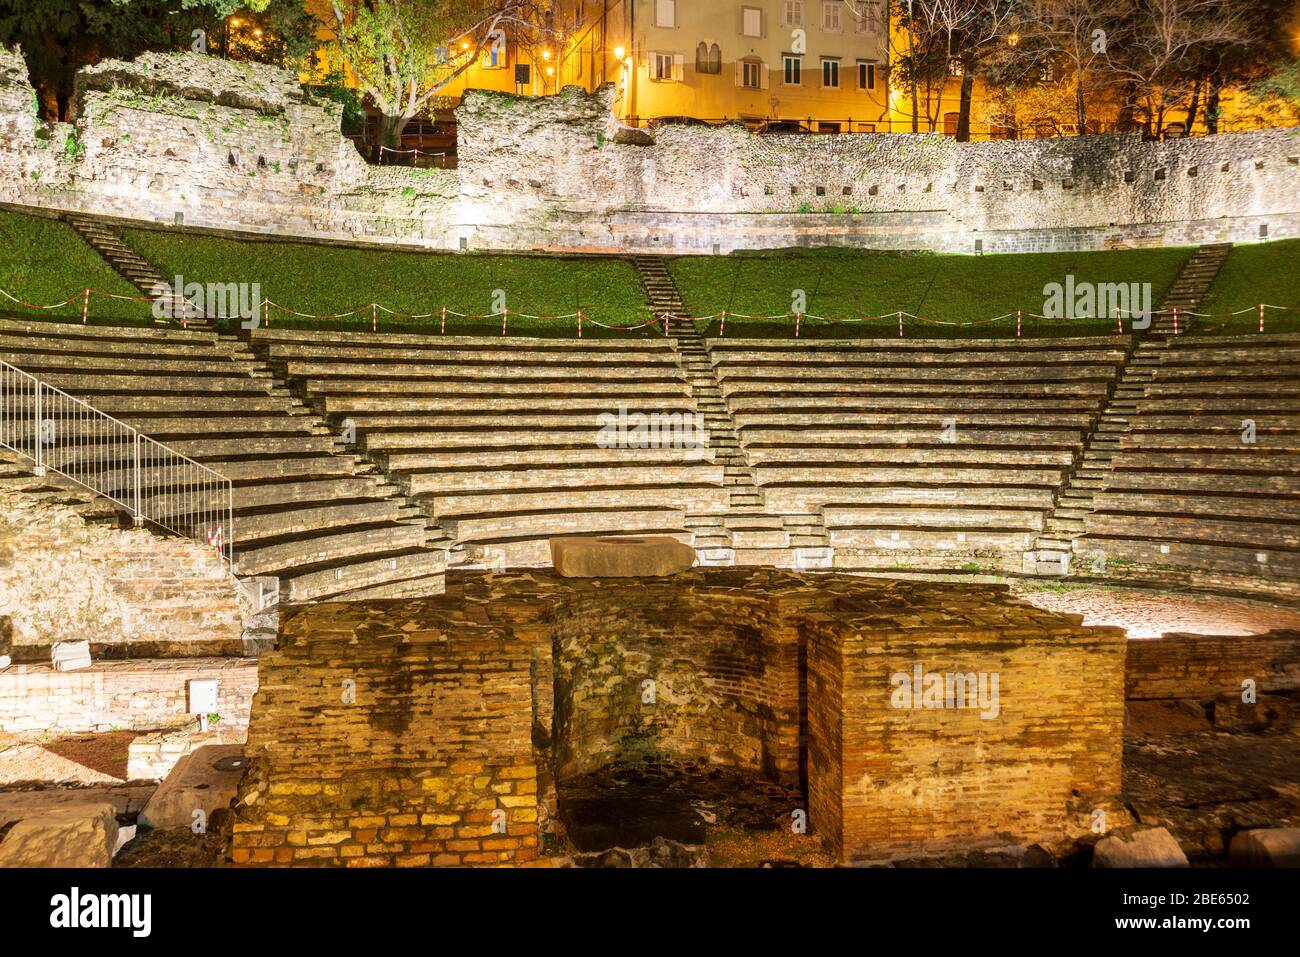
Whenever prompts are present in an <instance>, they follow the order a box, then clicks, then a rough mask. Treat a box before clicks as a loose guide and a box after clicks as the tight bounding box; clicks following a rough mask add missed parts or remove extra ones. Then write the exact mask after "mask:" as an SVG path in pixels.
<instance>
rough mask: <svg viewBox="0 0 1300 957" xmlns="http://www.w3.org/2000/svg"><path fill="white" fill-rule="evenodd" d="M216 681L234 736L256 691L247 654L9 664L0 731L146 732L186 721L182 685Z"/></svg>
mask: <svg viewBox="0 0 1300 957" xmlns="http://www.w3.org/2000/svg"><path fill="white" fill-rule="evenodd" d="M214 678H215V679H216V680H217V682H218V684H217V696H218V697H217V713H218V714H219V715H221V722H220V727H221V730H222V731H223V732H229V733H232V734H241V733H242V732H243V731H245V730H246V729H247V728H248V712H249V708H250V706H251V704H252V700H253V693H254V692H255V691H256V690H257V662H256V660H255V659H252V658H175V659H170V660H162V659H152V660H135V661H96V662H95V663H94V664H92V665H91V667H89V668H85V669H82V670H80V671H55V670H54V669H53V668H51V667H50V666H49V665H14V666H12V667H10V668H6V669H4V670H3V671H0V731H45V732H49V733H52V734H80V733H84V732H92V731H111V730H114V729H122V730H130V731H153V730H155V729H159V728H176V727H181V726H185V725H191V724H193V723H194V720H195V719H194V718H192V717H191V716H190V715H189V713H188V696H187V683H188V682H189V681H191V680H194V679H214Z"/></svg>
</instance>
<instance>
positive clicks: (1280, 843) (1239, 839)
mask: <svg viewBox="0 0 1300 957" xmlns="http://www.w3.org/2000/svg"><path fill="white" fill-rule="evenodd" d="M1228 862H1229V863H1231V864H1233V865H1235V866H1237V867H1300V827H1268V828H1256V829H1255V830H1251V831H1242V832H1241V833H1240V834H1237V835H1236V836H1234V837H1233V839H1232V844H1231V845H1229V847H1228Z"/></svg>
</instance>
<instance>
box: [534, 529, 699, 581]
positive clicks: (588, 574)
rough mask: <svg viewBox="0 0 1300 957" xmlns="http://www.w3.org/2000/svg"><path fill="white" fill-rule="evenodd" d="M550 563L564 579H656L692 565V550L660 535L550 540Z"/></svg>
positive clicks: (693, 558) (580, 537)
mask: <svg viewBox="0 0 1300 957" xmlns="http://www.w3.org/2000/svg"><path fill="white" fill-rule="evenodd" d="M551 561H552V563H553V564H554V565H555V571H556V572H557V573H558V574H560V575H563V576H564V577H565V578H657V577H662V576H665V575H675V574H677V573H678V572H684V571H686V570H687V569H688V568H690V567H691V566H692V565H694V564H695V549H693V548H691V546H689V545H687V544H685V543H683V542H679V541H677V540H676V539H674V538H668V537H667V536H663V535H654V536H644V537H637V536H615V535H609V536H601V537H595V536H589V535H577V536H572V537H567V538H552V539H551Z"/></svg>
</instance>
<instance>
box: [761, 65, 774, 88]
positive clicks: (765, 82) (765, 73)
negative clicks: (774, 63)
mask: <svg viewBox="0 0 1300 957" xmlns="http://www.w3.org/2000/svg"><path fill="white" fill-rule="evenodd" d="M770 72H771V71H770V70H769V68H768V66H767V64H766V63H764V64H762V65H761V66H759V68H758V76H759V83H760V84H762V89H764V90H766V89H767V85H768V82H769V81H768V73H770Z"/></svg>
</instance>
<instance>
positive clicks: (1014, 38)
mask: <svg viewBox="0 0 1300 957" xmlns="http://www.w3.org/2000/svg"><path fill="white" fill-rule="evenodd" d="M1019 45H1020V34H1019V33H1013V34H1011V35H1010V36H1009V37H1007V46H1011V47H1014V46H1019Z"/></svg>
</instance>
